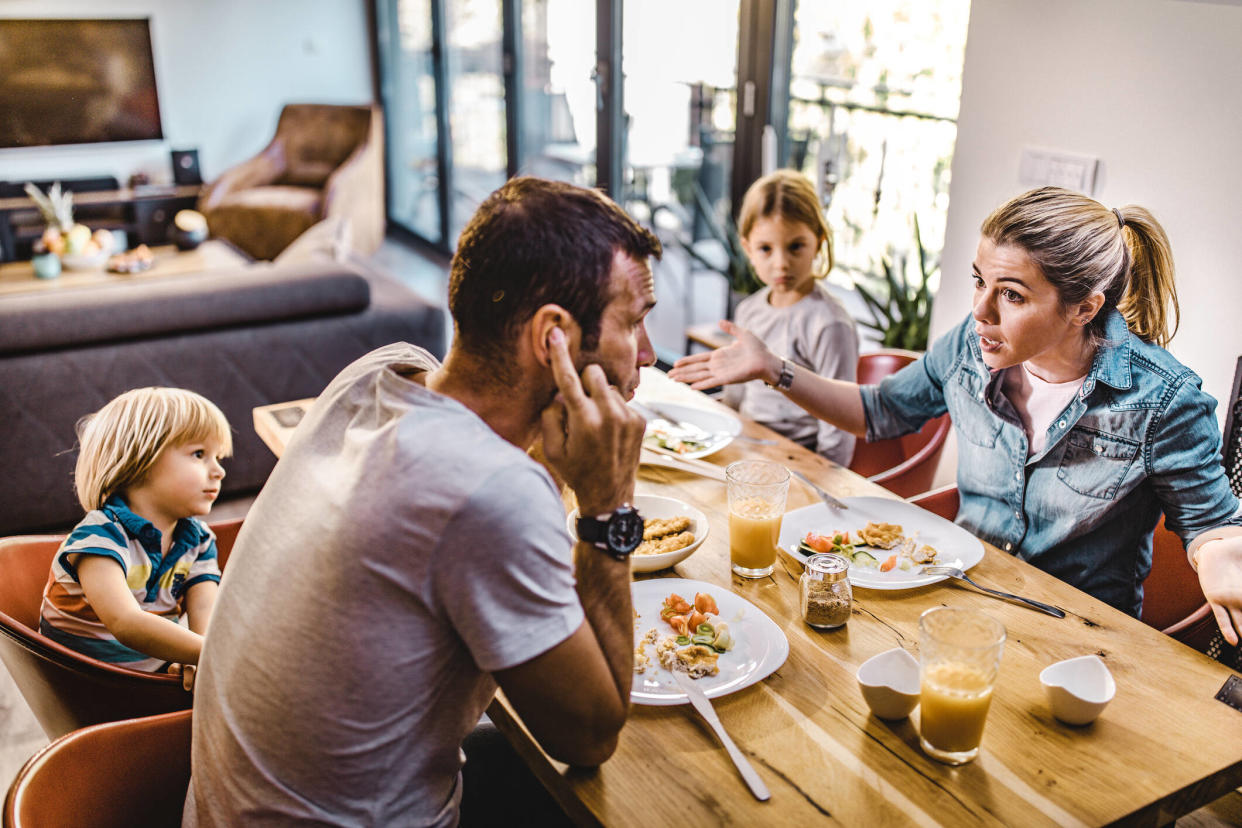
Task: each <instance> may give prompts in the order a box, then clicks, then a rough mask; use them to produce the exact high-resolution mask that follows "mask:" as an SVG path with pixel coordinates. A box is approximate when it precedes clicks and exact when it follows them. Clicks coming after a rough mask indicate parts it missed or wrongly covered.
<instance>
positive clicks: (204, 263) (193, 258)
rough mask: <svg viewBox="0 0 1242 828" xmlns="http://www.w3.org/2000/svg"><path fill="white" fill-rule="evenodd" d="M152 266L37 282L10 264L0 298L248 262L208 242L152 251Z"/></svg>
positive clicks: (27, 267) (1, 277)
mask: <svg viewBox="0 0 1242 828" xmlns="http://www.w3.org/2000/svg"><path fill="white" fill-rule="evenodd" d="M151 252H152V253H153V254H154V257H155V262H154V264H153V265H152V266H151V267H150V269H148V270H144V271H142V272H141V273H109V272H108V271H106V270H104V268H103V266H102V265H101V266H100V267H97V268H95V269H93V270H69V269H68V268H66V269H64V270H62V271H61V273H60V275H59V276H57V277H56V278H54V279H40V278H38V277H37V276H35V274H34V266H33V265H32V264H31V263H30V262H28V261H27V262H9V263H7V264H3V265H0V295H6V294H13V293H32V292H35V291H48V290H69V289H71V288H80V287H90V286H94V285H108V284H118V283H121V282H141V281H145V280H147V279H152V278H161V277H166V276H183V275H188V274H192V273H201V272H203V271H206V270H215V269H217V268H226V267H235V266H237V265H243V264H246V263H248V262H249V261H250V259H249V258H248V257H247V256H246V255H245V254H243V253H241V252H239V251H238V250H237V248H235V247H233V245H231V244H229V243H228V242H225V241H221V240H219V239H209V240H208V241H205V242H203V243H202V244H201V245H199V246H198V247H196V248H195V249H193V250H185V251H182V250H178V249H177V248H176V247H174V246H173V245H171V244H169V245H160V246H158V247H152V248H151Z"/></svg>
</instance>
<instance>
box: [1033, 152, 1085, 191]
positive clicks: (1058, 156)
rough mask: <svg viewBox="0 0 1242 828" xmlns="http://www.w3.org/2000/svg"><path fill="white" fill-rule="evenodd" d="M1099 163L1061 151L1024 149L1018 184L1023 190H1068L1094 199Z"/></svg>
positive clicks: (1083, 156)
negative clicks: (1033, 188) (1059, 188)
mask: <svg viewBox="0 0 1242 828" xmlns="http://www.w3.org/2000/svg"><path fill="white" fill-rule="evenodd" d="M1099 165H1100V159H1098V158H1092V157H1091V156H1088V155H1076V154H1074V153H1069V152H1061V151H1060V150H1047V149H1037V148H1035V147H1023V148H1022V160H1021V161H1020V162H1019V164H1018V182H1019V183H1020V184H1022V185H1023V186H1024V187H1045V186H1052V187H1065V188H1066V189H1068V190H1077V191H1078V192H1081V193H1086V194H1087V195H1095V173H1096V170H1097V169H1098V167H1099Z"/></svg>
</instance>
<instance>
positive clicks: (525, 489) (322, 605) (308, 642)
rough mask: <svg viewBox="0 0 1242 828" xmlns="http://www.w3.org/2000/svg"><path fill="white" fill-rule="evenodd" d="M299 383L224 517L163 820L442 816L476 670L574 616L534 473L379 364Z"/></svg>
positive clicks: (470, 715)
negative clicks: (223, 561)
mask: <svg viewBox="0 0 1242 828" xmlns="http://www.w3.org/2000/svg"><path fill="white" fill-rule="evenodd" d="M434 367H436V362H435V360H434V358H433V357H431V356H430V355H429V354H427V353H426V352H425V351H422V350H421V349H418V348H415V347H414V346H411V345H407V344H404V343H399V344H395V345H389V346H386V347H384V348H381V349H379V350H377V351H374V352H372V353H370V354H368V355H367V356H365V357H363V358H361V359H359V360H358V361H357V362H355V363H353V364H352V365H350V366H349V367H347V368H346V369H345V370H344V371H343V372H342V373H341V374H340V375H339V376H338V377H337V378H336V379H335V380H333V382H332V384H331V385H329V386H328V388H327V390H326V391H325V392H324V393H323V394H322V395H321V396H320V398H319V399H318V401H317V402H316V403H315V405H314V406H313V407H312V408H311V411H310V412H309V413H308V414H307V416H306V418H305V420H303V422H302V424H301V425H299V426H298V429H297V431H296V432H295V434H294V435H293V438H292V439H291V440H290V443H289V445H288V447H287V449H286V451H285V455H284V457H283V459H282V460H281V461H280V462H279V463H278V464H277V466H276V469H275V470H274V471H273V473H272V476H271V477H270V479H269V480H268V482H267V485H266V486H265V487H264V489H263V491H262V492H261V493H260V495H259V497H258V499H257V500H256V501H255V503H254V506H253V507H252V508H251V510H250V513H249V515H248V516H247V517H246V520H245V523H244V525H243V528H242V532H241V535H240V536H239V538H238V540H237V546H236V549H235V551H234V552H233V555H232V557H230V559H229V561H228V565H227V567H226V568H225V573H224V578H223V582H222V584H221V589H220V595H219V599H218V601H217V602H216V606H215V611H214V613H213V617H212V621H211V628H210V632H209V634H208V636H207V641H206V645H205V647H204V650H203V656H202V661H201V667H200V671H199V676H198V680H197V686H196V687H195V699H194V740H193V778H192V781H191V785H190V791H189V794H188V796H187V801H186V812H185V821H184V824H185V825H261V824H287V823H290V822H295V821H296V822H299V823H305V824H348V825H413V824H418V825H448V824H452V823H453V822H455V821H456V818H457V803H458V802H459V801H460V797H461V791H460V782H459V771H460V767H461V752H460V745H461V740H462V739H463V737H465V736H466V734H468V733H469V732H470V730H471V729H472V728H473V727H474V726H475V724H476V723H477V721H478V719H479V716H480V715H481V713H482V712H483V710H484V708H485V707H486V706H487V704H488V702H489V701H490V699H491V697H492V695H493V693H494V692H495V684H494V681H493V679H492V678H491V676H490V675H489V674H490V673H492V672H494V671H497V670H503V669H505V668H508V667H514V666H517V665H519V664H522V663H524V662H526V661H529V660H530V659H532V658H534V657H535V656H538V655H540V654H542V653H544V652H546V651H547V650H549V649H551V648H552V647H554V646H556V645H557V644H559V643H561V642H563V641H564V640H566V639H567V638H568V637H569V636H570V635H571V634H572V633H573V632H574V631H575V630H577V629H578V627H579V626H580V625H581V624H582V623H583V620H584V615H583V611H582V607H581V604H580V603H579V601H578V596H577V593H576V592H575V589H574V577H573V571H572V557H571V543H570V540H569V537H568V535H567V534H566V532H565V528H564V525H565V523H564V514H565V513H564V508H563V506H562V504H561V500H560V496H559V493H558V491H557V489H556V486H555V485H554V484H553V482H552V480H551V478H550V477H549V476H548V474H547V472H546V471H545V470H544V469H543V468H542V467H541V466H539V465H538V464H537V463H535V462H534V461H533V460H531V459H530V457H529V456H528V455H527V454H526V453H525V452H524V451H522V450H521V449H519V448H517V447H516V446H514V445H512V444H511V443H509V442H507V441H505V440H504V439H502V438H501V437H500V436H499V435H497V434H496V433H495V432H494V431H492V429H491V428H489V427H488V426H487V424H486V423H484V422H483V420H481V419H479V418H478V417H477V416H476V415H475V414H474V413H473V412H471V411H470V410H469V409H467V408H466V407H465V406H463V405H461V404H460V403H458V402H456V401H455V400H452V399H450V398H448V397H444V396H442V395H439V394H436V393H434V392H432V391H429V390H427V389H426V388H424V387H422V386H421V385H418V384H416V383H414V382H412V381H411V380H409V379H407V378H406V377H404V376H401V375H400V374H410V373H415V372H421V371H427V370H430V369H432V368H434Z"/></svg>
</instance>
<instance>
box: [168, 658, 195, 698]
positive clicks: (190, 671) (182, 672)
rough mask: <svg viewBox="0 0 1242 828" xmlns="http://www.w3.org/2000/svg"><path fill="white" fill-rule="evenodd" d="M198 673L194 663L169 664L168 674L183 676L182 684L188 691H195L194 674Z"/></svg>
mask: <svg viewBox="0 0 1242 828" xmlns="http://www.w3.org/2000/svg"><path fill="white" fill-rule="evenodd" d="M197 673H198V670H197V668H195V666H194V665H193V664H169V665H168V675H170V676H181V686H182V687H184V688H185V689H186V692H187V693H192V692H194V676H195V675H196V674H197Z"/></svg>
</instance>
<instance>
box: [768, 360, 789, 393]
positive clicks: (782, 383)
mask: <svg viewBox="0 0 1242 828" xmlns="http://www.w3.org/2000/svg"><path fill="white" fill-rule="evenodd" d="M793 378H794V368H793V363H792V362H790V361H789V360H788V359H782V360H781V375H780V376H779V377H777V379H776V384H775V385H773V384H772V383H770V382H767V383H764V384H765V385H766V386H768V388H776V389H778V390H780V391H788V390H789V389H790V388H791V387H792V386H793Z"/></svg>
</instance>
